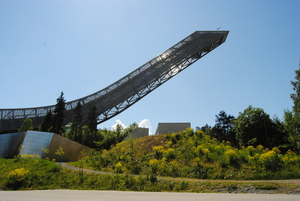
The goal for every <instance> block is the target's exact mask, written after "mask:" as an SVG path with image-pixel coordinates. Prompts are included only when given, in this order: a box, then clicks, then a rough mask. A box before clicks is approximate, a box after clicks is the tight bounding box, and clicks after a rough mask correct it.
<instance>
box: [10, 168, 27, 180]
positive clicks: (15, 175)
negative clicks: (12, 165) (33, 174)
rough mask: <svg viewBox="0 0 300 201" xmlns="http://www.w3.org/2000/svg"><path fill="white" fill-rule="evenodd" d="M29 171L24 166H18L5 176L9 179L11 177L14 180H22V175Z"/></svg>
mask: <svg viewBox="0 0 300 201" xmlns="http://www.w3.org/2000/svg"><path fill="white" fill-rule="evenodd" d="M27 173H29V171H28V170H26V169H25V168H19V169H15V170H13V171H10V172H9V173H8V175H7V177H8V178H9V179H13V180H16V181H19V182H20V181H23V179H24V176H25V175H26V174H27Z"/></svg>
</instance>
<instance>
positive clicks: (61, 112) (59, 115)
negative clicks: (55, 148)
mask: <svg viewBox="0 0 300 201" xmlns="http://www.w3.org/2000/svg"><path fill="white" fill-rule="evenodd" d="M56 102H57V103H56V105H55V109H54V116H53V127H52V128H51V132H54V133H56V134H59V135H62V134H63V133H64V132H65V127H64V123H65V122H64V117H65V110H66V108H65V104H66V100H65V99H64V93H63V92H61V94H60V96H59V97H58V98H57V100H56Z"/></svg>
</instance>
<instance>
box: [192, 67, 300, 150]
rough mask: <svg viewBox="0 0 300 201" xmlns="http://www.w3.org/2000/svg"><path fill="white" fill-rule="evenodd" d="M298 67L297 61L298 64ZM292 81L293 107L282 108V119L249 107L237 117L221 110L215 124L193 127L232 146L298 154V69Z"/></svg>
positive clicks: (299, 143)
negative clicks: (260, 146)
mask: <svg viewBox="0 0 300 201" xmlns="http://www.w3.org/2000/svg"><path fill="white" fill-rule="evenodd" d="M299 66H300V64H299ZM295 74H296V76H295V80H294V81H291V84H292V87H293V91H294V93H292V94H291V95H290V97H291V99H292V100H293V103H294V105H293V107H292V110H285V111H284V116H283V120H280V119H279V118H278V117H275V118H272V119H271V118H270V116H269V115H268V114H267V113H266V112H265V111H264V110H263V109H262V108H255V107H253V106H251V105H250V106H249V107H248V108H246V109H245V110H244V111H243V112H240V113H239V115H238V117H236V118H235V117H234V116H232V115H228V114H226V112H225V111H223V110H222V111H220V113H219V114H218V115H216V120H215V122H216V124H215V125H214V126H213V127H212V126H209V125H207V124H206V125H204V126H202V127H197V128H196V129H198V130H202V131H204V132H206V133H207V134H208V135H210V136H212V137H214V138H216V139H218V140H219V141H230V142H231V144H232V145H233V146H235V147H239V148H241V147H246V146H257V145H263V146H264V147H268V148H272V147H281V148H286V149H293V151H295V152H296V153H299V154H300V68H299V69H298V70H296V71H295Z"/></svg>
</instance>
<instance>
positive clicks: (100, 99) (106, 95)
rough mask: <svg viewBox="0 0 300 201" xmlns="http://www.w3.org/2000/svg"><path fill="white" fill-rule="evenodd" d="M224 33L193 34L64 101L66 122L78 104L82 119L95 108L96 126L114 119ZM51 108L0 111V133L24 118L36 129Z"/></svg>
mask: <svg viewBox="0 0 300 201" xmlns="http://www.w3.org/2000/svg"><path fill="white" fill-rule="evenodd" d="M228 33H229V31H196V32H194V33H192V34H191V35H189V36H188V37H186V38H184V39H183V40H181V41H180V42H178V43H177V44H175V45H174V46H172V47H171V48H169V49H167V50H166V51H164V52H163V53H161V54H159V55H158V56H156V57H155V58H153V59H152V60H150V61H148V62H147V63H145V64H144V65H142V66H141V67H139V68H137V69H136V70H134V71H132V72H131V73H129V74H128V75H126V76H124V77H123V78H121V79H119V80H118V81H116V82H115V83H113V84H111V85H109V86H108V87H106V88H104V89H102V90H100V91H97V92H96V93H93V94H91V95H88V96H86V97H83V98H80V99H77V100H74V101H70V102H67V103H66V116H65V121H66V123H67V122H72V120H73V113H74V112H73V111H74V108H75V107H76V105H77V104H78V103H81V105H82V109H83V116H84V117H85V118H86V117H87V115H88V112H89V109H90V107H92V106H94V105H95V106H96V107H97V110H98V114H99V119H98V124H99V123H102V122H104V121H106V120H108V119H110V118H112V117H114V116H116V115H117V114H119V113H121V112H123V111H124V110H125V109H127V108H128V107H130V106H132V105H133V104H134V103H136V102H137V101H139V100H140V99H142V98H143V97H145V96H146V95H147V94H149V93H150V92H152V91H153V90H154V89H156V88H157V87H159V86H160V85H162V84H163V83H165V82H166V81H168V80H169V79H171V78H172V77H174V76H175V75H177V74H178V73H179V72H181V71H182V70H184V69H186V68H187V67H188V66H190V65H191V64H193V63H194V62H196V61H197V60H198V59H200V58H202V57H203V56H205V55H206V54H207V53H209V52H210V51H212V50H213V49H215V48H216V47H218V46H219V45H221V44H222V43H224V42H225V40H226V38H227V35H228ZM54 108H55V105H51V106H46V107H35V108H19V109H0V132H1V131H2V132H3V131H15V130H17V129H18V128H20V126H21V124H22V122H23V120H24V119H26V118H31V119H32V120H33V124H34V127H35V128H36V127H38V125H40V124H41V122H42V120H43V118H44V117H45V116H46V114H47V112H48V111H49V110H51V111H54Z"/></svg>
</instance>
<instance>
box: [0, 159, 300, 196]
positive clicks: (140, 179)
mask: <svg viewBox="0 0 300 201" xmlns="http://www.w3.org/2000/svg"><path fill="white" fill-rule="evenodd" d="M45 189H78V190H122V191H150V192H162V191H170V192H235V193H297V192H299V191H300V190H299V184H282V183H263V182H262V183H248V182H220V181H215V182H214V181H196V180H172V179H166V178H165V179H163V178H159V177H155V176H153V175H152V176H149V175H148V176H132V175H128V174H124V175H123V174H116V175H109V174H105V175H103V174H85V173H84V174H82V173H80V172H78V171H74V170H69V169H65V168H61V167H60V166H58V165H57V164H56V163H54V162H51V161H48V160H43V159H34V158H24V157H23V158H14V159H3V158H0V190H45Z"/></svg>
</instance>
